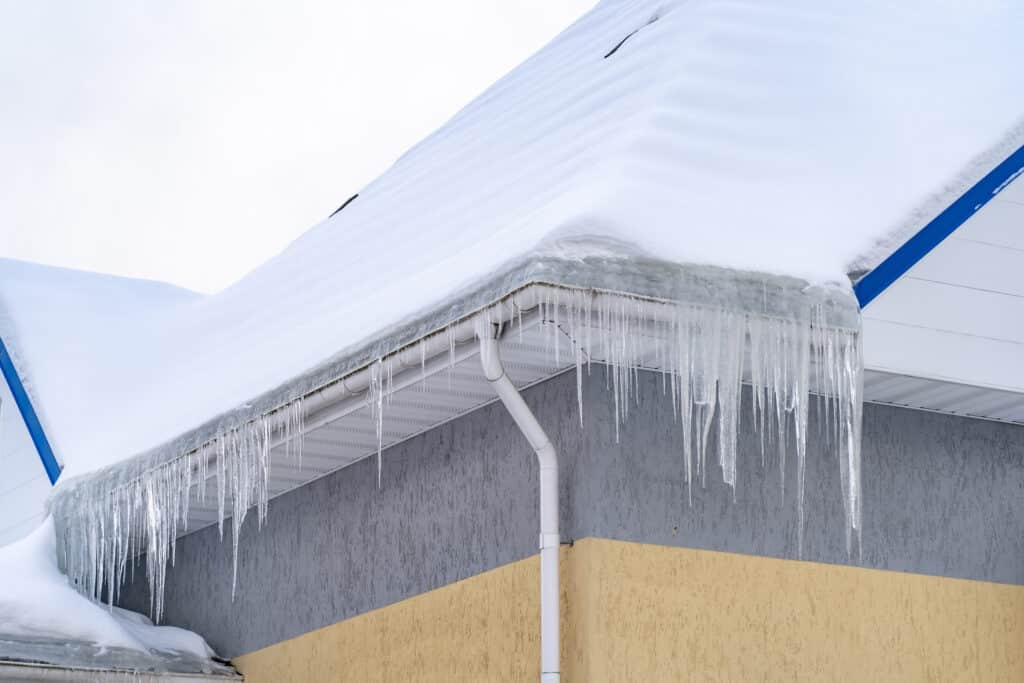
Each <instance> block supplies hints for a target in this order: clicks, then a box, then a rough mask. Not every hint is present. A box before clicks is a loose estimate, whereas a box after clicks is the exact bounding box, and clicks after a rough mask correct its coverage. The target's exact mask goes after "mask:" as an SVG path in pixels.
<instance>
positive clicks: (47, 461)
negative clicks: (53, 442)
mask: <svg viewBox="0 0 1024 683" xmlns="http://www.w3.org/2000/svg"><path fill="white" fill-rule="evenodd" d="M0 373H2V374H3V376H4V379H6V380H7V386H8V388H9V389H10V390H11V395H12V396H13V397H14V403H15V405H17V406H18V411H19V412H20V413H21V419H22V420H23V421H24V422H25V428H26V429H28V433H29V436H31V437H32V443H33V444H34V445H35V447H36V453H37V454H38V455H39V460H40V461H41V462H42V463H43V469H44V470H46V476H47V478H48V479H49V480H50V484H51V485H53V484H56V483H57V478H58V477H59V476H60V472H61V469H62V468H61V466H60V463H59V462H58V461H57V456H56V455H54V453H53V449H52V448H51V447H50V442H49V440H47V438H46V432H45V431H43V425H42V423H41V422H40V421H39V416H38V415H37V414H36V411H35V408H33V407H32V401H31V399H29V397H28V392H27V391H25V385H23V384H22V383H21V378H20V377H19V376H18V371H17V369H16V368H15V367H14V361H13V360H12V359H11V354H10V353H9V352H8V351H7V347H6V346H5V345H4V340H3V339H2V338H0Z"/></svg>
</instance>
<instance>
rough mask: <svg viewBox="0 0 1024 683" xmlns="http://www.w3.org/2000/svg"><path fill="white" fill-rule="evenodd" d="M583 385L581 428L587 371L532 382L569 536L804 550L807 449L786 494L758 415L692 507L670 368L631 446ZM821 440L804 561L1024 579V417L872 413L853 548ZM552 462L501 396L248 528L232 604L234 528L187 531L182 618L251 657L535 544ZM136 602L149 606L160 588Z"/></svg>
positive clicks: (173, 593)
mask: <svg viewBox="0 0 1024 683" xmlns="http://www.w3.org/2000/svg"><path fill="white" fill-rule="evenodd" d="M584 390H585V403H584V405H585V408H584V422H585V425H586V427H585V428H584V429H582V430H581V429H580V427H579V420H578V415H577V413H576V393H575V392H576V386H575V377H574V376H573V375H572V374H568V375H562V376H560V377H556V378H554V379H552V380H550V381H548V382H545V383H543V384H541V385H539V386H537V387H534V388H532V389H530V390H529V391H528V392H526V398H527V401H528V403H529V404H530V406H531V407H532V408H533V409H534V410H535V411H536V412H537V414H538V416H539V419H540V421H541V422H542V424H543V425H544V426H545V428H546V429H547V430H548V431H549V434H550V435H551V437H552V439H553V441H554V442H555V444H556V446H557V447H558V449H559V452H560V454H561V456H562V478H561V484H562V507H561V521H562V528H563V538H565V539H579V538H585V537H588V536H600V537H606V538H616V539H623V540H633V541H643V542H649V543H658V544H663V545H675V546H687V547H696V548H707V549H714V550H724V551H730V552H738V553H747V554H758V555H769V556H774V557H785V558H794V557H797V542H796V507H795V500H794V498H793V497H792V493H793V492H794V491H795V490H796V487H795V466H794V461H793V460H792V459H790V466H789V468H788V471H787V474H788V481H787V487H786V491H787V496H786V498H785V499H784V500H783V499H782V498H781V495H780V487H779V470H778V468H777V466H776V465H775V464H774V463H770V464H769V466H768V467H767V468H765V469H762V468H761V464H760V440H759V437H758V436H757V435H756V434H755V433H753V431H752V429H751V421H750V420H749V419H747V420H746V422H745V423H744V424H743V429H742V430H741V455H740V457H741V462H740V469H739V483H738V486H737V490H736V499H735V501H734V500H733V496H732V492H731V490H730V489H729V488H728V487H726V486H725V485H724V484H722V483H721V480H720V477H719V476H718V474H717V473H716V472H715V470H714V469H712V470H711V472H710V473H709V476H708V486H707V489H703V490H702V489H701V488H700V487H699V486H695V487H694V490H693V494H694V495H693V506H692V508H691V507H689V506H688V505H687V502H686V501H687V499H686V482H685V477H684V470H683V461H682V456H681V446H680V444H681V436H680V429H679V426H678V424H677V423H676V422H675V420H673V417H672V408H671V402H670V401H669V400H667V399H665V398H663V397H662V395H661V382H660V378H659V377H658V376H654V375H646V376H645V377H644V380H643V383H642V392H641V398H640V401H641V408H640V409H639V410H636V411H633V412H632V413H631V415H630V418H629V420H628V422H627V423H626V424H625V425H623V427H622V428H621V434H620V440H619V443H616V442H615V431H614V421H613V420H614V413H613V411H612V405H611V400H610V397H609V396H608V394H607V393H606V391H605V381H604V376H603V372H602V371H600V370H595V372H594V375H593V376H592V377H588V378H585V389H584ZM748 411H749V407H748ZM747 416H749V412H747V413H745V415H744V417H747ZM809 452H810V456H809V458H808V472H807V498H806V510H807V526H806V534H805V541H804V552H803V558H804V559H807V560H815V561H823V562H835V563H848V564H860V565H863V566H869V567H876V568H881V569H894V570H902V571H913V572H921V573H929V574H939V575H945V576H956V577H962V578H973V579H984V580H991V581H1000V582H1008V583H1015V584H1024V547H1022V546H1024V428H1020V427H1014V426H1011V425H1003V424H997V423H992V422H984V421H979V420H970V419H965V418H955V417H950V416H944V415H935V414H929V413H923V412H917V411H911V410H903V409H897V408H891V407H883V406H872V405H868V406H866V407H865V416H864V438H863V458H864V476H863V492H864V532H863V534H864V543H863V554H862V556H860V557H858V556H857V555H856V554H855V555H854V557H853V558H848V556H847V553H846V547H845V536H844V533H843V517H842V504H841V500H840V497H839V480H838V465H837V464H836V462H835V460H834V458H833V457H832V456H830V455H829V454H828V453H827V452H825V451H823V449H822V448H821V447H820V443H819V438H818V430H817V424H816V420H815V419H814V415H813V412H812V422H811V429H810V448H809ZM536 469H537V468H536V465H535V462H534V456H533V454H532V452H531V451H530V450H529V448H528V447H527V445H526V442H525V440H524V439H523V437H522V436H521V435H520V434H519V433H518V431H517V430H516V429H515V428H514V426H513V424H512V422H511V419H510V418H509V417H508V415H507V414H506V413H505V411H504V409H503V408H502V407H501V406H499V405H490V406H487V407H484V408H482V409H480V410H478V411H476V412H474V413H472V414H470V415H467V416H464V417H462V418H460V419H458V420H456V421H454V422H451V423H449V424H447V425H444V426H442V427H440V428H438V429H435V430H433V431H431V432H429V433H427V434H423V435H421V436H418V437H416V438H414V439H411V440H409V441H407V442H406V443H403V444H400V445H398V446H396V447H394V448H392V449H389V450H388V451H386V452H385V454H384V485H383V488H382V489H379V490H378V488H377V483H376V477H377V474H376V462H375V461H373V460H366V461H363V462H361V463H357V464H355V465H353V466H351V467H349V468H346V469H344V470H342V471H339V472H337V473H335V474H332V475H330V476H328V477H325V478H323V479H321V480H319V481H316V482H314V483H312V484H310V485H308V486H305V487H303V488H301V489H299V490H296V491H293V492H291V493H288V494H286V495H283V496H281V497H279V498H277V499H275V500H274V501H272V502H271V504H270V511H269V519H268V524H267V525H266V526H265V527H264V528H263V530H262V531H257V529H256V524H255V522H254V521H247V522H246V525H245V527H244V529H243V531H242V538H241V539H240V551H239V553H240V554H239V575H238V590H237V594H236V597H235V600H234V601H233V602H232V600H231V596H230V589H231V553H230V540H229V539H228V538H225V542H224V543H223V544H222V543H221V542H220V540H219V538H218V535H217V530H216V528H208V529H205V530H202V531H199V532H196V533H193V534H191V535H189V536H187V537H185V538H183V539H181V540H180V541H179V546H178V555H177V565H176V566H175V567H174V568H173V569H171V570H170V571H169V572H168V576H167V589H166V590H167V594H166V604H167V609H166V618H165V620H166V622H167V623H170V624H175V625H179V626H184V627H186V628H190V629H194V630H196V631H198V632H200V633H202V634H203V635H205V636H206V637H207V639H208V640H209V641H210V643H211V645H213V647H214V648H216V649H217V650H218V652H220V653H221V654H222V655H224V656H228V657H233V656H236V655H238V654H242V653H245V652H249V651H252V650H255V649H258V648H260V647H264V646H266V645H269V644H271V643H274V642H278V641H280V640H283V639H286V638H290V637H294V636H296V635H299V634H301V633H304V632H307V631H309V630H312V629H315V628H319V627H322V626H326V625H329V624H332V623H334V622H337V621H339V620H342V619H346V618H349V617H351V616H354V615H356V614H359V613H362V612H365V611H367V610H370V609H374V608H376V607H380V606H383V605H386V604H389V603H392V602H395V601H398V600H401V599H404V598H406V597H409V596H412V595H416V594H418V593H421V592H423V591H426V590H430V589H433V588H437V587H439V586H442V585H445V584H447V583H451V582H453V581H457V580H459V579H463V578H466V577H469V576H472V575H474V574H478V573H480V572H482V571H485V570H487V569H490V568H493V567H495V566H499V565H502V564H505V563H508V562H511V561H514V560H517V559H521V558H524V557H527V556H529V555H532V554H533V553H535V552H536V550H535V548H536V542H537V524H538V522H537V480H536V476H537V475H536ZM229 533H230V532H226V535H227V534H229ZM122 603H123V604H124V605H126V606H129V607H132V608H135V609H141V610H143V611H144V610H145V609H146V608H147V606H148V597H147V589H146V587H145V582H144V580H138V581H137V582H136V583H135V584H134V585H133V586H130V587H129V588H128V589H127V590H126V591H125V593H124V598H123V600H122Z"/></svg>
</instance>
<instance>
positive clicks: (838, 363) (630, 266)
mask: <svg viewBox="0 0 1024 683" xmlns="http://www.w3.org/2000/svg"><path fill="white" fill-rule="evenodd" d="M540 270H541V271H542V272H545V273H546V275H547V276H548V277H545V278H543V279H544V280H546V281H548V283H547V284H545V283H540V282H537V278H527V279H528V280H532V283H531V282H526V283H524V284H522V285H521V286H519V287H516V288H514V290H513V291H511V292H509V293H507V294H505V295H501V296H497V297H493V293H494V292H495V291H499V290H498V289H495V288H496V287H503V286H505V285H504V284H503V283H506V282H507V281H509V280H508V279H499V280H498V281H497V282H495V283H491V284H489V285H488V286H487V287H484V288H483V289H481V290H480V291H478V292H476V293H475V295H473V296H469V297H468V298H467V300H466V301H465V302H464V303H463V304H462V305H463V306H471V305H472V302H473V301H475V300H479V299H477V298H476V297H491V298H490V299H489V303H487V304H485V305H483V306H478V307H476V308H472V309H469V310H468V311H467V312H466V313H464V314H462V315H460V316H458V317H457V318H456V319H455V320H453V321H449V322H445V323H443V324H438V322H439V321H443V320H445V317H444V316H446V315H450V314H451V312H452V311H451V309H445V310H443V311H437V312H434V313H433V314H432V315H429V316H426V317H425V318H424V319H423V320H421V321H419V322H418V323H417V324H414V325H412V326H411V328H410V330H403V331H402V332H401V333H398V334H395V335H392V336H391V337H389V338H388V339H386V340H385V341H386V342H387V343H389V344H390V345H391V349H390V351H389V352H386V353H380V354H379V355H377V356H376V357H372V358H370V359H369V360H368V361H367V362H365V363H364V364H363V365H361V366H360V367H356V368H353V369H351V370H349V371H347V372H341V371H338V370H337V369H335V370H330V371H323V372H320V373H314V375H313V376H314V377H316V378H319V379H316V380H311V379H309V378H306V379H302V378H300V380H299V381H298V382H297V383H296V385H295V387H293V390H294V391H295V392H296V393H295V396H294V398H293V399H291V400H288V401H284V402H279V403H276V404H274V405H272V406H271V407H269V408H267V409H264V410H262V412H258V413H252V414H251V415H249V416H246V417H241V416H236V418H235V419H236V421H235V422H234V423H232V422H230V419H231V418H226V419H225V420H224V421H221V422H219V423H218V425H217V426H216V427H214V428H213V431H211V432H210V436H209V438H206V439H205V440H202V441H201V442H199V443H197V444H196V446H195V447H194V448H191V449H182V448H179V447H175V448H168V449H164V450H159V451H156V452H155V453H153V454H151V455H150V456H149V457H148V458H147V459H143V460H141V461H138V462H137V463H136V465H137V466H136V467H124V466H121V467H115V468H110V469H108V470H106V471H104V472H101V473H99V474H97V475H95V476H92V477H88V478H80V479H78V480H76V481H73V482H71V483H70V484H69V485H68V487H67V490H65V491H64V492H63V493H62V495H60V496H58V497H56V499H55V500H54V503H53V510H54V514H55V517H56V519H57V520H58V521H59V522H60V529H61V530H60V533H61V535H62V539H63V547H64V551H65V555H64V557H63V562H64V566H65V569H66V571H67V572H68V574H69V576H70V577H71V578H72V581H73V582H74V583H75V585H77V586H79V587H80V589H82V590H83V591H84V592H86V593H87V594H89V595H91V596H93V597H94V598H96V599H100V598H102V597H106V599H108V600H110V601H116V598H117V591H118V588H119V587H120V586H121V585H122V584H123V583H124V582H125V581H126V580H127V579H128V578H129V576H130V575H131V574H132V573H133V572H134V562H135V559H136V558H137V556H139V555H141V554H144V555H145V558H146V561H145V569H146V574H147V577H148V580H149V582H150V588H151V600H152V604H151V609H152V612H153V616H154V618H156V619H159V617H160V615H161V613H162V610H163V586H164V580H165V576H166V572H167V570H168V565H173V562H174V547H175V538H176V537H177V535H178V534H179V533H180V531H181V530H182V528H183V527H184V524H185V522H186V520H187V518H188V509H189V505H190V504H191V503H192V502H194V501H193V500H192V499H191V496H193V495H196V496H199V497H201V498H205V497H207V496H209V497H211V498H212V499H213V500H216V502H217V509H218V518H219V519H218V524H219V526H220V528H221V534H222V536H223V527H224V520H225V518H226V517H230V518H231V520H232V524H231V530H230V533H231V542H232V545H233V548H232V552H233V556H234V560H233V562H234V566H235V567H236V569H237V554H238V545H237V543H238V537H239V530H240V528H241V525H242V523H243V520H244V519H245V517H246V514H247V511H248V510H249V508H250V507H255V508H256V513H257V520H258V523H259V524H262V522H263V520H264V518H265V515H266V514H267V503H268V480H269V477H270V475H271V473H272V468H273V466H274V461H275V458H276V457H282V458H287V459H290V460H298V461H299V462H301V442H302V434H303V433H304V432H306V431H307V430H308V429H311V428H315V427H316V425H317V424H319V423H322V422H323V419H320V418H319V416H320V415H321V414H322V411H323V410H324V408H325V406H326V407H329V406H330V405H331V404H332V403H333V404H337V403H339V402H341V401H343V400H344V401H345V402H347V403H349V404H352V403H355V404H356V405H357V406H361V407H365V408H368V409H369V410H371V411H372V412H373V413H374V415H375V417H376V420H377V425H378V427H377V434H378V439H380V435H381V433H382V430H383V428H384V426H385V424H386V422H387V419H388V418H387V413H388V407H387V406H388V404H389V401H390V397H391V396H392V395H393V394H394V393H395V392H396V391H401V390H410V389H412V387H414V386H415V385H416V384H417V383H418V382H419V381H420V380H423V379H425V378H426V377H427V375H428V372H430V373H432V372H437V371H438V370H443V369H444V367H445V366H448V367H450V366H451V365H453V364H454V363H456V362H458V361H460V360H462V359H463V358H464V357H465V349H466V348H467V347H468V348H469V349H470V352H472V350H473V349H475V344H472V342H473V338H474V334H475V332H476V330H478V328H479V325H481V324H483V325H486V326H489V325H492V324H499V325H501V327H502V329H503V330H504V334H505V335H516V334H517V333H521V330H522V329H523V326H524V323H523V321H524V319H529V320H532V321H533V322H535V323H536V324H539V325H540V326H541V328H542V329H544V330H546V331H547V334H545V336H544V339H545V346H546V349H547V353H548V354H549V355H551V356H552V357H554V358H555V359H556V362H555V363H554V365H555V366H560V365H564V363H562V362H560V361H558V357H563V358H566V359H571V363H572V364H575V366H576V370H575V371H576V373H577V378H578V382H579V384H578V386H580V385H581V383H582V377H583V375H584V374H585V373H592V372H597V373H604V374H605V376H606V378H607V386H608V397H609V400H611V401H613V402H614V405H615V413H616V416H617V420H619V421H624V420H627V419H628V416H629V414H630V412H631V411H632V410H636V409H637V408H636V407H635V404H634V402H635V400H636V398H637V394H636V387H637V378H638V374H637V373H638V372H640V371H641V370H648V371H655V372H660V373H661V374H662V377H663V382H664V387H665V391H664V395H663V400H665V401H670V402H671V403H672V404H673V406H674V407H675V414H676V416H677V419H678V420H679V422H680V424H681V426H682V432H683V435H684V436H683V439H682V441H681V442H680V444H679V449H680V458H681V460H682V462H683V463H684V464H685V473H686V475H685V476H686V479H687V483H688V485H689V486H690V487H692V486H693V485H697V486H701V485H704V484H705V483H706V481H707V477H708V473H709V470H710V471H712V472H714V473H715V474H714V475H713V476H721V477H722V479H723V480H724V481H725V482H726V483H728V484H729V485H730V486H732V487H734V488H735V486H736V485H737V472H738V471H739V470H740V469H741V468H743V467H764V466H766V465H765V454H766V452H767V453H769V454H773V455H772V456H771V460H773V461H774V462H775V463H777V466H778V468H779V471H780V474H781V478H780V487H782V486H783V482H784V481H785V471H786V467H787V459H792V461H793V465H792V466H795V468H796V482H797V491H796V495H795V503H794V504H795V505H796V507H797V510H798V530H797V532H798V543H799V544H800V546H801V547H802V542H803V540H802V538H803V528H804V504H803V500H804V472H805V467H806V460H807V455H808V453H807V423H808V410H809V407H810V403H811V401H812V399H813V397H815V396H817V397H818V399H817V400H818V401H819V407H820V409H821V411H822V415H823V419H824V423H825V424H826V425H827V429H826V432H827V434H826V436H827V438H826V442H827V443H828V447H829V448H830V449H833V450H834V451H835V452H836V454H837V456H838V457H837V460H836V461H837V463H838V468H837V477H836V481H837V482H839V485H838V486H837V490H838V491H841V494H842V500H843V506H844V509H845V510H846V534H847V544H848V548H849V549H851V550H853V549H854V548H859V542H860V529H861V524H860V450H859V432H860V400H861V393H860V387H861V350H860V338H859V332H858V322H859V314H858V311H857V307H856V302H855V301H854V299H853V297H852V295H851V293H850V292H849V290H848V289H846V290H844V289H841V288H835V287H810V286H806V284H805V283H802V282H800V281H796V280H792V279H788V278H779V277H773V276H763V275H752V274H744V273H739V272H735V271H728V270H723V269H717V268H709V267H695V266H690V267H679V266H673V265H671V264H663V263H657V262H654V261H648V262H640V261H637V260H635V259H633V260H621V259H608V258H605V259H597V260H593V259H590V260H583V261H578V262H574V263H572V264H569V263H566V262H563V261H559V260H554V261H552V262H550V263H548V265H547V266H544V267H542V268H540ZM528 272H529V273H533V274H534V275H539V273H538V272H537V265H536V264H534V265H532V266H530V267H528V268H527V270H526V271H521V272H519V274H518V275H517V276H514V277H513V276H511V275H510V276H509V278H511V279H512V280H515V279H516V278H517V277H526V273H528ZM556 273H558V274H559V276H557V277H555V275H556ZM599 281H605V282H611V281H618V283H619V284H629V285H630V287H631V288H632V290H633V291H630V292H623V291H615V290H611V289H606V288H603V287H598V286H595V283H596V282H599ZM655 292H657V293H660V294H661V296H657V295H655ZM666 295H669V296H671V297H672V298H666ZM455 310H459V309H455ZM431 325H436V326H434V327H431ZM423 330H426V331H425V332H424V331H423ZM410 334H411V335H413V336H412V337H411V338H410V337H409V335H410ZM378 348H379V347H378ZM456 349H459V352H458V353H456ZM428 367H429V368H430V370H429V371H428ZM324 372H326V373H327V374H326V375H325V374H324ZM324 376H330V377H331V379H330V380H328V381H327V382H326V383H317V382H319V381H322V378H323V377H324ZM410 378H411V381H410ZM744 383H746V384H748V385H749V386H750V388H751V390H752V393H753V412H752V413H751V415H749V416H748V417H747V418H746V419H751V420H752V421H753V424H754V425H755V427H756V428H757V429H758V431H759V432H760V434H761V438H762V442H761V451H760V453H757V454H753V453H746V454H744V455H745V456H746V457H741V454H740V453H739V452H738V448H737V436H738V425H739V422H740V421H741V419H743V418H741V415H740V403H741V400H740V399H741V392H742V387H743V385H744ZM415 390H417V391H418V390H420V389H418V388H417V389H415ZM578 396H579V400H580V401H581V402H582V398H583V397H582V392H580V393H579V395H578ZM257 404H258V403H257ZM267 405H270V404H267ZM582 414H583V410H582V405H581V406H580V415H581V421H582ZM581 428H583V429H585V428H587V426H586V425H583V424H582V423H581ZM712 430H714V432H715V438H714V439H710V438H709V437H710V435H711V432H712ZM712 441H713V442H714V443H715V444H717V446H715V448H714V450H713V452H712V449H711V448H710V447H709V443H710V442H712ZM282 445H283V448H277V450H275V448H276V447H278V446H282ZM368 455H372V454H368ZM377 455H378V457H379V452H378V454H377ZM379 462H380V461H379V460H378V463H379ZM719 473H720V474H719ZM208 481H209V483H207V482H208ZM232 590H234V584H233V585H232Z"/></svg>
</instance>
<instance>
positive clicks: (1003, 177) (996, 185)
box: [853, 146, 1024, 309]
mask: <svg viewBox="0 0 1024 683" xmlns="http://www.w3.org/2000/svg"><path fill="white" fill-rule="evenodd" d="M1022 173H1024V146H1022V147H1020V148H1018V149H1017V151H1015V152H1014V153H1013V154H1011V155H1010V156H1009V157H1007V158H1006V159H1005V160H1003V162H1002V163H1000V164H999V165H997V166H996V167H995V168H994V169H992V170H991V171H989V173H988V174H987V175H985V176H984V177H983V178H982V179H981V180H979V181H978V182H977V183H975V184H974V185H973V186H972V187H971V188H970V189H969V190H967V191H966V192H964V193H963V194H962V195H960V197H959V198H958V199H957V200H956V201H954V202H953V203H952V204H950V205H949V206H948V207H947V208H946V209H945V210H943V211H942V213H940V214H939V215H938V216H936V217H935V218H934V219H932V221H931V222H929V223H928V224H927V225H925V226H924V227H923V228H921V229H920V230H919V231H918V232H917V233H915V234H914V235H913V236H912V237H911V238H910V239H908V240H907V241H906V242H904V243H903V245H902V246H900V247H899V248H898V249H897V250H896V251H894V252H893V253H892V254H890V255H889V256H888V258H886V259H885V260H884V261H882V262H881V263H880V264H878V265H877V266H875V267H874V268H873V269H871V270H870V271H868V273H867V274H866V275H864V277H862V278H860V279H859V280H858V281H857V282H856V284H854V286H853V291H854V294H856V296H857V301H858V302H859V303H860V307H861V308H862V309H863V308H865V307H866V306H867V305H868V304H870V303H871V302H872V301H874V300H875V299H876V298H877V297H878V295H879V294H881V293H882V292H884V291H885V290H886V289H888V288H889V286H890V285H892V283H894V282H895V281H896V280H898V279H899V278H900V277H901V276H902V275H903V274H904V273H906V272H907V271H908V270H910V269H911V268H912V267H913V266H914V265H915V264H916V263H917V262H918V261H920V260H921V259H922V258H924V257H925V256H927V255H928V253H929V252H931V251H932V250H933V249H934V248H935V247H937V246H938V245H939V244H940V243H941V242H942V241H943V240H944V239H946V238H947V237H949V236H950V235H951V234H953V233H954V232H955V231H956V230H957V229H958V228H959V227H960V226H962V225H963V224H964V223H966V222H967V220H968V219H970V218H971V216H973V215H974V214H975V213H977V212H978V211H979V210H980V209H981V208H982V207H983V206H985V205H986V204H988V202H989V201H990V200H991V199H992V198H993V197H995V196H996V195H997V194H999V193H1000V192H1002V191H1003V189H1004V188H1006V186H1008V185H1009V184H1010V183H1011V182H1013V180H1015V179H1016V178H1017V177H1018V176H1020V175H1021V174H1022Z"/></svg>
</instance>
